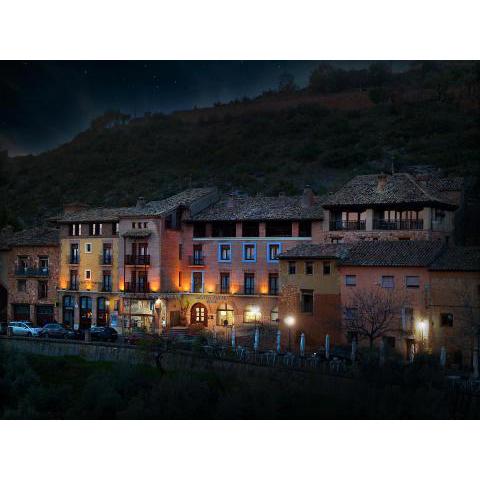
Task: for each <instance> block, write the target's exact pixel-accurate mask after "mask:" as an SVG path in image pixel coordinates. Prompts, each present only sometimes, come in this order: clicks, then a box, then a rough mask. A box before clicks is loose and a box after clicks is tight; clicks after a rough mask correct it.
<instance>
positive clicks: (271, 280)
mask: <svg viewBox="0 0 480 480" xmlns="http://www.w3.org/2000/svg"><path fill="white" fill-rule="evenodd" d="M268 294H269V295H278V273H269V274H268Z"/></svg>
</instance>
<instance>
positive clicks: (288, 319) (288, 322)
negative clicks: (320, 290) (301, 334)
mask: <svg viewBox="0 0 480 480" xmlns="http://www.w3.org/2000/svg"><path fill="white" fill-rule="evenodd" d="M284 322H285V325H286V326H287V327H288V328H290V327H293V326H294V325H295V319H294V318H293V317H292V316H291V315H290V316H288V317H285V320H284Z"/></svg>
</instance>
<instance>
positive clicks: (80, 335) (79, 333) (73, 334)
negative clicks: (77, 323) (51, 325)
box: [65, 328, 85, 340]
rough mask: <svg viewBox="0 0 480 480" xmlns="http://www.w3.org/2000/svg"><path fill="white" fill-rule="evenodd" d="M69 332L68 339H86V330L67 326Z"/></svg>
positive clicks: (66, 336)
mask: <svg viewBox="0 0 480 480" xmlns="http://www.w3.org/2000/svg"><path fill="white" fill-rule="evenodd" d="M66 330H67V333H66V335H65V338H66V339H68V340H84V339H85V331H84V330H78V329H75V328H67V329H66Z"/></svg>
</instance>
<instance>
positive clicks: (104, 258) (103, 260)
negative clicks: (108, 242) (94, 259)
mask: <svg viewBox="0 0 480 480" xmlns="http://www.w3.org/2000/svg"><path fill="white" fill-rule="evenodd" d="M111 264H112V256H111V255H107V254H105V253H104V254H103V255H100V265H111Z"/></svg>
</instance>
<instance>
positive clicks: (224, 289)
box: [215, 285, 231, 295]
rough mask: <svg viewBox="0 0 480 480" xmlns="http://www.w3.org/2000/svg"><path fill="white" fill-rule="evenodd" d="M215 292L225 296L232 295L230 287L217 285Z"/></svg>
mask: <svg viewBox="0 0 480 480" xmlns="http://www.w3.org/2000/svg"><path fill="white" fill-rule="evenodd" d="M215 292H216V293H221V294H223V295H230V293H231V288H230V285H216V286H215Z"/></svg>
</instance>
